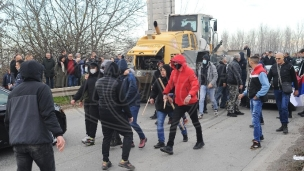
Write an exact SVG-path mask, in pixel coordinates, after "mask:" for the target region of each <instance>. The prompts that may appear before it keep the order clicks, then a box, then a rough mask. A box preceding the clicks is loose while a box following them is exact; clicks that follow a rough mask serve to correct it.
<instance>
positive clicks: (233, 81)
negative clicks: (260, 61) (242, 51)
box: [227, 54, 244, 117]
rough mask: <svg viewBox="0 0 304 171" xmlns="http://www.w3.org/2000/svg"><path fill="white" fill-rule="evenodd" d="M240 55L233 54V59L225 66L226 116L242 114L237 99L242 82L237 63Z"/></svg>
mask: <svg viewBox="0 0 304 171" xmlns="http://www.w3.org/2000/svg"><path fill="white" fill-rule="evenodd" d="M240 60H241V57H240V55H239V54H235V55H233V61H232V62H230V64H229V65H228V68H227V84H228V89H229V99H228V103H227V110H228V113H227V116H230V117H237V115H244V113H242V112H240V110H239V107H238V104H237V100H238V94H239V89H240V90H241V89H242V88H243V82H242V77H241V73H242V70H241V67H240V65H239V63H238V62H239V61H240Z"/></svg>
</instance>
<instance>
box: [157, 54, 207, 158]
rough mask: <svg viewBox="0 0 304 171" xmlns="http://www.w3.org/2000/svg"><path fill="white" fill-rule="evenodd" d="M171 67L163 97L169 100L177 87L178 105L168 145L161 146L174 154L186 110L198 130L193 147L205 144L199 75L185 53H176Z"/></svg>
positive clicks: (175, 93) (165, 150) (176, 98)
mask: <svg viewBox="0 0 304 171" xmlns="http://www.w3.org/2000/svg"><path fill="white" fill-rule="evenodd" d="M171 67H172V68H173V71H172V73H171V76H170V80H169V81H168V84H167V86H166V88H165V90H164V91H163V94H164V96H163V99H164V101H167V100H168V95H169V93H170V91H171V90H172V89H173V88H175V91H174V95H175V97H174V101H175V103H176V106H175V109H174V111H173V118H172V123H171V126H170V133H169V140H168V143H167V146H165V147H162V148H160V150H161V151H162V152H165V153H168V154H173V145H174V138H175V134H176V128H177V125H178V123H179V121H180V119H181V117H183V116H184V114H185V112H188V114H189V115H190V118H191V120H192V124H193V126H194V127H195V131H196V138H197V140H196V144H195V146H194V147H193V149H200V148H202V147H203V146H204V145H205V143H204V141H203V134H202V127H201V124H200V122H199V121H198V116H197V105H198V104H197V101H198V99H197V92H198V90H199V82H198V80H197V77H196V75H195V73H194V71H193V70H192V69H191V68H190V67H189V66H188V65H187V62H186V59H185V57H184V56H183V55H176V56H175V57H174V58H173V59H171Z"/></svg>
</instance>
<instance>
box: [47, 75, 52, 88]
mask: <svg viewBox="0 0 304 171" xmlns="http://www.w3.org/2000/svg"><path fill="white" fill-rule="evenodd" d="M45 80H46V84H47V85H48V86H49V87H50V88H54V77H45Z"/></svg>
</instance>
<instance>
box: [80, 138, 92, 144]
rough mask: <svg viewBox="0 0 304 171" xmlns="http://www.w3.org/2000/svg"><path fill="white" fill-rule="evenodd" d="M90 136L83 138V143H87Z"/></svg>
mask: <svg viewBox="0 0 304 171" xmlns="http://www.w3.org/2000/svg"><path fill="white" fill-rule="evenodd" d="M89 138H90V137H89V136H85V137H84V138H83V139H82V140H81V142H82V143H86V142H87V139H89Z"/></svg>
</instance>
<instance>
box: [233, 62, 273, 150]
mask: <svg viewBox="0 0 304 171" xmlns="http://www.w3.org/2000/svg"><path fill="white" fill-rule="evenodd" d="M249 65H250V66H251V68H252V71H251V74H250V79H249V83H248V87H247V88H246V90H245V91H244V92H243V94H240V95H239V99H242V98H243V97H244V96H247V95H248V97H249V99H250V111H251V115H252V123H253V138H254V139H253V144H252V146H251V147H250V148H251V149H257V148H261V140H263V139H264V136H263V133H262V127H261V123H260V119H261V114H262V105H263V102H264V101H265V99H266V97H265V96H266V95H267V92H268V90H269V87H270V85H269V82H268V79H267V74H266V70H265V69H264V67H263V65H262V64H259V57H258V56H252V57H250V59H249Z"/></svg>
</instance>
